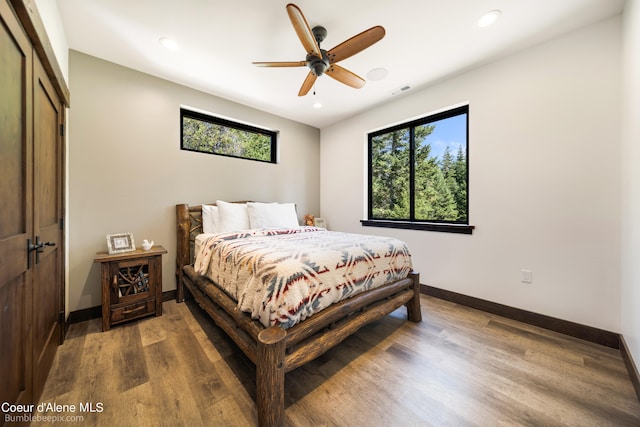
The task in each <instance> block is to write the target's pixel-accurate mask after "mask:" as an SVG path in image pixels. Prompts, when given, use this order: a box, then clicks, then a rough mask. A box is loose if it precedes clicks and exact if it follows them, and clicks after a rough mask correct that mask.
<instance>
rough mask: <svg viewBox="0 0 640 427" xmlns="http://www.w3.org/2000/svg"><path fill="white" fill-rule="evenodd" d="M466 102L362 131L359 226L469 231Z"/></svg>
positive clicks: (467, 118)
mask: <svg viewBox="0 0 640 427" xmlns="http://www.w3.org/2000/svg"><path fill="white" fill-rule="evenodd" d="M468 124H469V106H467V105H465V106H462V107H458V108H454V109H452V110H449V111H445V112H441V113H438V114H434V115H432V116H429V117H424V118H421V119H418V120H415V121H412V122H409V123H403V124H400V125H397V126H393V127H391V128H388V129H383V130H380V131H376V132H373V133H370V134H369V135H368V146H369V147H368V150H369V153H368V154H369V156H368V158H369V206H368V219H367V220H363V221H362V223H363V225H365V226H377V227H394V228H409V229H418V230H434V231H447V232H457V233H466V234H471V232H472V230H473V226H470V225H469V194H468V188H469V173H468V170H469V158H468V154H469V144H468V139H469V138H468V136H469V132H468V128H469V126H468Z"/></svg>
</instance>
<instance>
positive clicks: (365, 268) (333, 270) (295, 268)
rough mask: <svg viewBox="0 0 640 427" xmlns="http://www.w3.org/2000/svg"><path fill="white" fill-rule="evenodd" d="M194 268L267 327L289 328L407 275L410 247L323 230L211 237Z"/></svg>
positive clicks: (313, 229) (198, 256) (371, 237)
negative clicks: (332, 306) (341, 301)
mask: <svg viewBox="0 0 640 427" xmlns="http://www.w3.org/2000/svg"><path fill="white" fill-rule="evenodd" d="M194 269H195V271H196V272H197V273H198V274H201V275H205V276H207V277H209V278H210V279H211V280H212V281H213V282H214V283H215V284H216V285H218V286H219V287H220V288H221V289H223V290H224V291H225V292H226V293H227V294H228V295H229V296H231V297H232V298H234V299H235V300H236V301H238V309H239V310H241V311H245V312H248V313H251V316H252V318H253V319H257V320H259V321H260V322H261V323H262V324H263V325H264V326H267V327H268V326H273V325H280V326H281V327H283V328H289V327H291V326H293V325H295V324H296V323H298V322H301V321H302V320H304V319H306V318H307V317H309V316H311V315H313V313H317V312H319V311H320V310H322V309H324V308H326V307H328V306H330V305H331V304H333V303H335V302H337V301H340V300H343V299H345V298H349V297H351V296H353V295H355V294H358V293H360V292H363V291H366V290H369V289H373V288H375V287H378V286H381V285H383V284H385V283H388V282H391V281H394V280H399V279H402V278H405V277H407V276H408V274H409V273H410V272H411V270H412V263H411V255H410V253H409V249H408V248H407V245H406V244H405V243H404V242H402V241H400V240H397V239H394V238H389V237H379V236H369V235H360V234H350V233H340V232H335V231H327V230H325V229H323V228H316V227H300V228H295V229H269V230H247V231H242V232H231V233H222V234H215V235H211V236H210V237H208V238H207V239H205V240H204V241H203V244H202V245H201V248H200V251H199V253H198V254H197V255H196V260H195V262H194Z"/></svg>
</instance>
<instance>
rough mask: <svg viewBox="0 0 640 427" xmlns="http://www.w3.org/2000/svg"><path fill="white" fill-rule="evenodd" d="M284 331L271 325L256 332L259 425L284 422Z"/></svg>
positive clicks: (269, 426) (267, 425) (285, 334)
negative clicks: (258, 332)
mask: <svg viewBox="0 0 640 427" xmlns="http://www.w3.org/2000/svg"><path fill="white" fill-rule="evenodd" d="M286 336H287V332H286V331H285V330H284V329H282V328H281V327H279V326H272V327H270V328H267V329H265V330H263V331H262V332H260V334H258V343H257V344H258V348H257V353H258V354H257V358H256V359H257V363H256V401H257V406H258V425H259V426H260V427H272V426H284V374H285V366H284V364H285V361H284V358H285V347H286V340H285V337H286Z"/></svg>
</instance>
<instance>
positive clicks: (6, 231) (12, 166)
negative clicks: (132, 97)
mask: <svg viewBox="0 0 640 427" xmlns="http://www.w3.org/2000/svg"><path fill="white" fill-rule="evenodd" d="M31 70H32V51H31V45H30V42H29V41H28V39H27V37H26V35H25V34H24V32H23V31H22V29H21V27H20V25H19V24H18V21H17V19H16V17H15V15H14V14H13V12H12V10H11V8H10V7H9V6H8V5H7V3H6V2H5V1H4V0H2V1H0V76H2V78H0V93H1V94H2V96H0V151H1V152H2V156H0V173H1V174H2V179H0V200H1V201H2V204H1V205H0V206H1V209H0V402H10V403H31V400H32V398H33V395H32V352H31V349H32V346H31V342H32V335H31V321H32V294H31V291H32V289H31V283H32V271H31V270H30V269H28V268H27V266H28V264H27V263H28V251H27V239H29V238H30V237H31V236H32V232H33V216H32V212H33V206H32V205H33V201H32V200H33V194H32V173H33V170H32V154H33V153H32V145H31V144H32V134H31V132H32V131H31V128H32V124H33V122H32V119H31V118H32V103H31V99H32V98H31V97H32V92H31V87H32V72H31Z"/></svg>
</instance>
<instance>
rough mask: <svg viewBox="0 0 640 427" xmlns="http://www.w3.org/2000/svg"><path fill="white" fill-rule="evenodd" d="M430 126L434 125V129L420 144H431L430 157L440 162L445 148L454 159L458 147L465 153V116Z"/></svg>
mask: <svg viewBox="0 0 640 427" xmlns="http://www.w3.org/2000/svg"><path fill="white" fill-rule="evenodd" d="M430 124H433V125H435V129H434V130H433V132H432V133H431V135H429V136H428V137H427V138H426V139H425V140H423V141H422V143H423V144H425V143H426V144H431V155H432V156H433V157H435V158H437V159H438V160H442V155H443V154H444V150H445V149H446V148H447V146H448V147H449V151H450V152H451V154H452V155H453V156H454V158H455V156H456V155H457V154H458V148H459V147H460V146H462V149H463V151H464V152H465V153H466V140H467V115H466V114H460V115H457V116H454V117H449V118H447V119H442V120H438V121H436V122H432V123H430Z"/></svg>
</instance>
